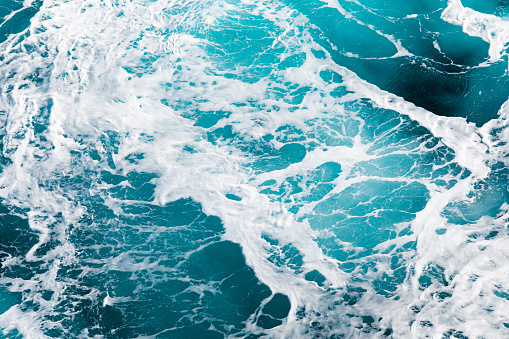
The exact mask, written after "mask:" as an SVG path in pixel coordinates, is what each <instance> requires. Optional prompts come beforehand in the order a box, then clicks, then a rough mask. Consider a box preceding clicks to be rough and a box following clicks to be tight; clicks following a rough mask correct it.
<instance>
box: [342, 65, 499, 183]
mask: <svg viewBox="0 0 509 339" xmlns="http://www.w3.org/2000/svg"><path fill="white" fill-rule="evenodd" d="M337 69H338V72H339V73H340V74H341V75H342V76H343V77H344V79H345V82H344V83H345V85H346V87H347V88H348V89H350V90H352V91H354V92H355V93H357V94H358V95H360V96H361V97H365V98H369V99H370V100H371V101H373V102H374V103H375V104H376V105H377V106H379V107H381V108H385V109H388V110H393V111H396V112H399V113H401V114H404V115H406V116H408V117H409V118H410V119H412V120H414V121H416V122H418V123H419V124H420V125H421V126H423V127H425V128H427V129H428V130H429V131H430V132H431V133H432V134H433V135H434V136H435V137H438V138H440V139H441V140H442V142H443V143H444V144H445V145H446V146H448V147H450V148H452V149H453V150H454V152H455V154H456V156H455V161H456V162H457V163H458V164H459V165H460V166H462V167H465V168H467V169H468V170H469V171H470V172H472V174H473V175H474V176H475V177H477V178H484V177H485V176H486V175H487V174H488V173H489V171H490V169H489V167H488V166H487V162H488V160H490V159H491V157H490V155H489V154H488V152H489V148H488V146H487V145H486V144H485V143H484V140H482V139H481V135H482V134H481V133H480V131H479V129H478V128H477V127H476V126H475V125H474V124H473V123H467V122H466V120H465V118H459V117H441V116H437V115H435V114H433V113H431V112H429V111H427V110H425V109H424V108H420V107H417V106H415V105H414V104H412V103H410V102H407V101H405V100H404V99H403V98H400V97H398V96H396V95H394V94H392V93H389V92H386V91H383V90H381V89H379V88H378V87H376V86H375V85H372V84H370V83H368V82H366V81H364V80H362V79H360V78H359V77H358V76H357V75H356V74H355V73H353V72H351V71H350V70H348V69H345V68H343V67H341V66H338V67H337Z"/></svg>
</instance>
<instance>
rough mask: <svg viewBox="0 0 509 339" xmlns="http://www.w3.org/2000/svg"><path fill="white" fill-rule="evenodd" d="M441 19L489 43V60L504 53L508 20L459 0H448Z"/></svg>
mask: <svg viewBox="0 0 509 339" xmlns="http://www.w3.org/2000/svg"><path fill="white" fill-rule="evenodd" d="M442 19H443V20H445V21H447V22H449V23H451V24H454V25H458V26H461V27H463V32H465V33H467V34H468V35H470V36H474V37H479V38H481V39H483V40H484V41H486V42H488V43H489V44H490V48H489V56H490V61H491V62H495V61H498V60H500V59H501V58H502V56H503V55H505V54H506V53H505V50H506V44H507V43H508V42H509V22H508V21H506V20H503V19H502V18H500V17H497V16H496V15H492V14H485V13H480V12H477V11H474V10H473V9H471V8H468V7H464V6H463V4H462V3H461V1H460V0H449V1H448V3H447V7H446V8H445V10H444V11H443V12H442Z"/></svg>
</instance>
